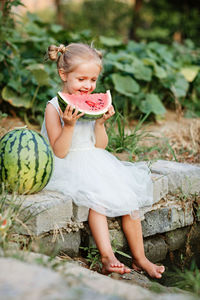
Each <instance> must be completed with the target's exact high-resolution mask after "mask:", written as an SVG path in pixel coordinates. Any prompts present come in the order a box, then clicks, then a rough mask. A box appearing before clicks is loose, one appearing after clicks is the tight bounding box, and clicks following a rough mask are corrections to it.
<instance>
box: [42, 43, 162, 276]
mask: <svg viewBox="0 0 200 300" xmlns="http://www.w3.org/2000/svg"><path fill="white" fill-rule="evenodd" d="M48 56H49V58H50V59H51V60H55V61H57V68H58V73H59V75H60V78H61V80H62V82H63V89H62V92H63V93H69V94H77V95H80V94H90V93H92V92H93V91H94V89H95V87H96V82H97V79H98V76H99V74H100V71H101V69H102V56H101V53H100V52H99V51H97V50H96V49H93V48H92V47H90V46H88V45H85V44H79V43H77V44H75V43H73V44H70V45H68V46H67V47H65V46H64V45H60V46H59V47H56V46H54V45H51V46H50V47H49V48H48ZM114 113H115V112H114V108H113V106H112V105H111V106H110V107H109V109H108V111H107V113H105V114H104V115H103V117H102V118H100V119H98V120H96V121H85V120H83V119H81V117H82V116H83V113H78V109H75V111H74V110H73V107H72V106H67V108H66V110H65V112H64V113H62V112H61V110H60V108H59V105H58V101H57V97H55V98H53V99H52V100H50V101H49V102H48V104H47V107H46V111H45V120H44V123H43V126H42V133H43V135H44V136H45V137H46V138H48V140H49V142H50V144H51V146H52V149H53V151H54V154H55V166H54V173H53V176H52V178H51V180H50V182H49V184H48V185H47V187H46V188H47V189H49V190H57V191H60V192H62V193H64V194H65V195H67V196H69V197H70V198H71V199H72V200H73V201H74V202H75V203H76V204H77V205H81V206H86V207H88V208H89V216H88V222H89V226H90V229H91V232H92V235H93V237H94V240H95V242H96V245H97V247H98V249H99V252H100V255H101V260H102V265H103V268H102V273H103V274H108V273H110V272H116V273H120V274H124V273H129V272H130V269H129V268H127V267H125V266H124V264H122V263H120V262H119V261H118V260H117V258H116V257H115V255H114V253H113V250H112V247H111V244H110V239H109V231H108V224H107V218H106V216H108V217H116V216H122V228H123V230H124V233H125V235H126V238H127V241H128V243H129V246H130V250H131V253H132V255H133V263H132V267H133V268H134V269H136V270H141V269H143V270H145V271H146V272H147V273H148V274H149V275H150V276H151V277H154V278H161V276H162V273H163V272H164V266H157V265H155V264H153V263H151V262H150V261H149V260H148V259H147V258H146V256H145V253H144V245H143V237H142V228H141V221H140V218H139V213H138V212H139V209H140V208H141V207H144V206H149V205H152V201H153V196H152V195H153V192H152V190H153V189H152V181H151V176H150V174H149V169H148V168H147V167H146V166H145V165H144V164H133V163H130V162H121V161H119V160H118V159H117V158H116V157H115V156H113V155H112V154H110V153H109V152H107V151H106V150H105V148H106V146H107V143H108V137H107V134H106V130H105V126H104V123H105V121H106V120H108V119H109V118H110V117H112V116H113V115H114Z"/></svg>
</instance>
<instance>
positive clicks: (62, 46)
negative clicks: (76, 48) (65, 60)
mask: <svg viewBox="0 0 200 300" xmlns="http://www.w3.org/2000/svg"><path fill="white" fill-rule="evenodd" d="M66 48H67V47H65V45H62V44H61V45H60V46H59V47H58V52H61V53H62V54H63V53H65V51H66Z"/></svg>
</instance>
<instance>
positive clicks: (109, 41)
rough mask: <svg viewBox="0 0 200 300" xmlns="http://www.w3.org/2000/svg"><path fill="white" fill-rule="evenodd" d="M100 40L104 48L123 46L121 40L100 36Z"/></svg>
mask: <svg viewBox="0 0 200 300" xmlns="http://www.w3.org/2000/svg"><path fill="white" fill-rule="evenodd" d="M99 40H100V42H101V43H102V44H103V45H104V46H107V47H117V46H121V45H123V42H122V41H121V40H119V39H115V38H111V37H106V36H100V37H99Z"/></svg>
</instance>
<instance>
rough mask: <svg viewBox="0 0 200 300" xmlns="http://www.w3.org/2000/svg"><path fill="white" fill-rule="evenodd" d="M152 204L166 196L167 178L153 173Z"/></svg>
mask: <svg viewBox="0 0 200 300" xmlns="http://www.w3.org/2000/svg"><path fill="white" fill-rule="evenodd" d="M151 177H152V180H153V203H157V202H159V201H160V199H161V198H163V197H164V196H166V195H167V194H168V177H167V176H166V175H160V174H156V173H153V174H152V176H151Z"/></svg>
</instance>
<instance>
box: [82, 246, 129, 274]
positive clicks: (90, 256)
mask: <svg viewBox="0 0 200 300" xmlns="http://www.w3.org/2000/svg"><path fill="white" fill-rule="evenodd" d="M111 246H112V250H113V252H114V253H118V254H120V255H122V256H125V257H127V258H131V256H130V255H128V254H127V253H124V252H123V251H120V250H118V246H117V241H116V240H113V241H112V242H111ZM80 249H82V250H84V251H85V252H86V254H87V256H86V259H87V261H88V263H89V264H90V269H93V268H94V267H97V268H98V269H101V268H102V262H101V255H100V253H99V250H98V249H97V247H96V246H95V245H92V246H90V247H80Z"/></svg>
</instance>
